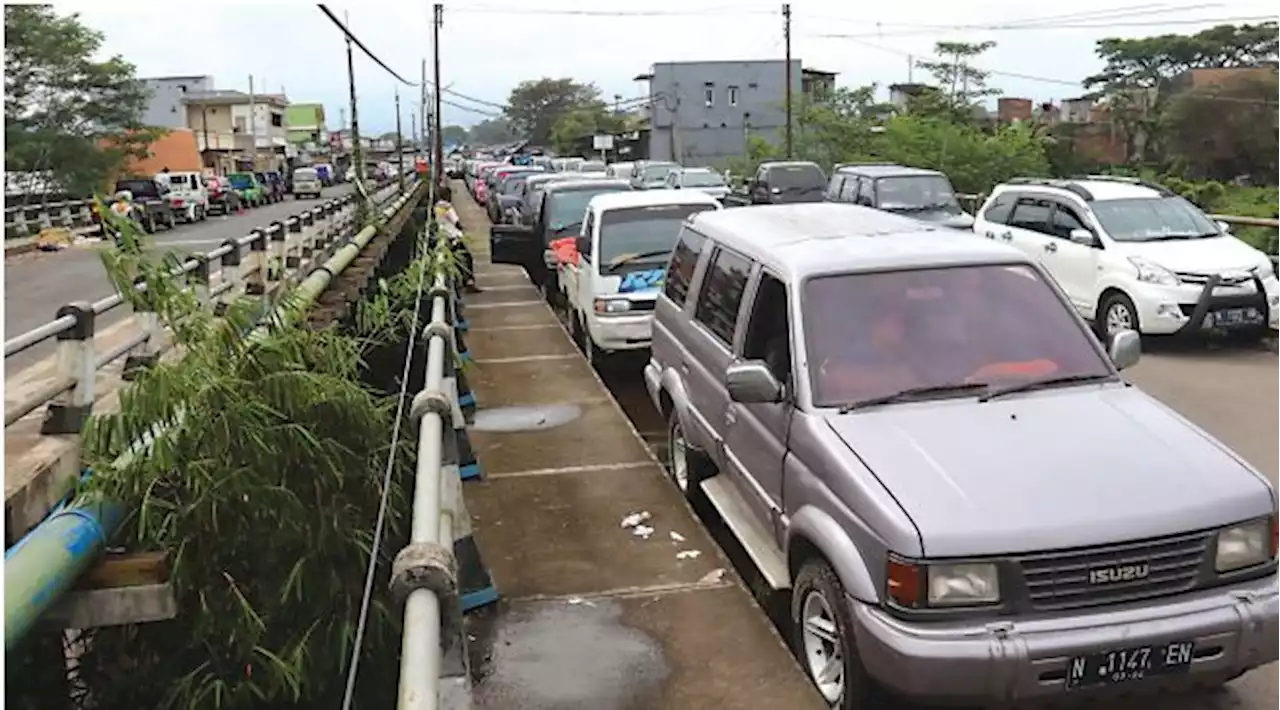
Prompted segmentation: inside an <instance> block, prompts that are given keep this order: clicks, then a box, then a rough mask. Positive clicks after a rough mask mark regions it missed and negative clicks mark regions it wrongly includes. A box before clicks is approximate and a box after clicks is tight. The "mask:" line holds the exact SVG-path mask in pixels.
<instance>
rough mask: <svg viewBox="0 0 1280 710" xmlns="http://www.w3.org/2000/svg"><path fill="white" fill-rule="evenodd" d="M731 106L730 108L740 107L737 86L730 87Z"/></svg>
mask: <svg viewBox="0 0 1280 710" xmlns="http://www.w3.org/2000/svg"><path fill="white" fill-rule="evenodd" d="M729 105H730V106H737V105H738V87H736V86H730V87H729Z"/></svg>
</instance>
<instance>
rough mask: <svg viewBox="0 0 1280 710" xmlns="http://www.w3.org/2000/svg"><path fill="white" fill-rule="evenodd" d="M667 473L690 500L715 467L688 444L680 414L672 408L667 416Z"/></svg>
mask: <svg viewBox="0 0 1280 710" xmlns="http://www.w3.org/2000/svg"><path fill="white" fill-rule="evenodd" d="M667 475H668V476H670V477H671V481H672V483H675V484H676V488H678V489H680V492H681V493H683V494H684V496H685V498H688V499H690V500H692V499H693V497H694V495H695V494H696V493H697V491H698V488H699V486H700V484H701V483H702V482H703V481H705V480H706V479H708V478H711V477H712V476H713V475H715V468H714V467H713V466H712V465H711V462H710V461H708V460H707V459H706V457H705V455H704V454H702V453H701V452H700V451H698V450H696V449H694V448H693V447H692V446H690V445H689V440H688V439H687V438H686V437H685V434H684V425H683V424H681V423H680V414H679V413H678V412H676V411H675V410H674V409H672V411H671V416H669V417H668V418H667Z"/></svg>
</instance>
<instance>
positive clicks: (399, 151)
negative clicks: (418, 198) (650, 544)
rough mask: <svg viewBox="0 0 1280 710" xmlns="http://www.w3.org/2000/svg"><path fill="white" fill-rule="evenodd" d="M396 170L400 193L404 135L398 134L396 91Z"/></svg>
mask: <svg viewBox="0 0 1280 710" xmlns="http://www.w3.org/2000/svg"><path fill="white" fill-rule="evenodd" d="M396 170H397V171H398V172H399V177H398V178H396V179H397V181H398V182H399V184H400V192H404V134H403V133H401V132H400V90H399V89H396Z"/></svg>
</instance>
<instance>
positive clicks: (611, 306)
mask: <svg viewBox="0 0 1280 710" xmlns="http://www.w3.org/2000/svg"><path fill="white" fill-rule="evenodd" d="M592 307H593V308H594V309H595V312H596V313H599V314H601V315H610V314H617V313H626V312H627V311H630V310H631V301H629V300H627V299H625V298H597V299H596V300H595V301H594V302H593V303H592Z"/></svg>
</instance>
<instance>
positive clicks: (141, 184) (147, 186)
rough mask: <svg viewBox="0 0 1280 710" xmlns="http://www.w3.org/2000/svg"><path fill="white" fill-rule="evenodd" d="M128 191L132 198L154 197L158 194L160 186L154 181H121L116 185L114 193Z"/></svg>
mask: <svg viewBox="0 0 1280 710" xmlns="http://www.w3.org/2000/svg"><path fill="white" fill-rule="evenodd" d="M124 190H128V191H129V192H132V193H133V196H134V197H143V196H147V197H155V196H157V195H159V194H160V186H159V185H157V184H156V183H155V181H154V180H121V181H120V182H117V183H116V192H121V191H124Z"/></svg>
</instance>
